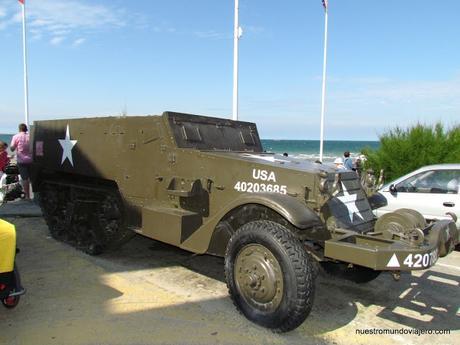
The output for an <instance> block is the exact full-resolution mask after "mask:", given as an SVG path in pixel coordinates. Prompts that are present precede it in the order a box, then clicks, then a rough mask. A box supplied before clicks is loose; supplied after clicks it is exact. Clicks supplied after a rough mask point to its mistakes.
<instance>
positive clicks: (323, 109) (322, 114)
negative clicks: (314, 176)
mask: <svg viewBox="0 0 460 345" xmlns="http://www.w3.org/2000/svg"><path fill="white" fill-rule="evenodd" d="M323 3H325V5H324V10H325V11H324V14H325V15H324V59H323V87H322V96H321V129H320V138H319V160H320V162H322V161H323V141H324V111H325V101H326V63H327V12H328V3H327V1H326V2H323Z"/></svg>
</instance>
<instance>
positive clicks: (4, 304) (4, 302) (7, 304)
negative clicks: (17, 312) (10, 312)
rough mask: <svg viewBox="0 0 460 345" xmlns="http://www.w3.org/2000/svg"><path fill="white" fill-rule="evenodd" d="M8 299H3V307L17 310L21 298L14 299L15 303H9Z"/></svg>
mask: <svg viewBox="0 0 460 345" xmlns="http://www.w3.org/2000/svg"><path fill="white" fill-rule="evenodd" d="M7 298H8V297H7ZM7 298H4V299H2V304H3V306H4V307H5V308H7V309H13V308H16V306H17V305H18V304H19V300H20V299H21V296H16V297H12V298H13V303H7Z"/></svg>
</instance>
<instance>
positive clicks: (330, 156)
mask: <svg viewBox="0 0 460 345" xmlns="http://www.w3.org/2000/svg"><path fill="white" fill-rule="evenodd" d="M12 136H13V134H0V140H1V141H4V142H6V143H7V144H8V145H9V144H10V142H11V137H12ZM379 145H380V143H379V142H378V141H352V140H325V141H324V147H323V161H324V162H332V161H333V160H334V159H335V158H337V157H342V156H343V153H344V152H345V151H350V156H351V157H357V156H358V155H360V154H361V151H362V150H363V149H364V148H371V149H374V150H375V149H378V148H379ZM262 146H263V148H264V150H265V151H267V152H274V153H279V154H283V153H287V154H288V155H289V156H292V157H295V158H301V159H306V160H310V161H315V160H317V159H318V158H319V140H273V139H262Z"/></svg>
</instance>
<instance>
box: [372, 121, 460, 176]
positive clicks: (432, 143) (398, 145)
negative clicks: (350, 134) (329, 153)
mask: <svg viewBox="0 0 460 345" xmlns="http://www.w3.org/2000/svg"><path fill="white" fill-rule="evenodd" d="M379 139H380V147H379V149H377V150H372V149H369V148H366V149H364V150H363V153H364V154H365V155H366V156H367V158H368V159H367V161H366V164H365V168H367V169H368V168H372V169H373V170H374V171H375V172H376V173H378V172H379V171H380V170H381V169H383V170H384V176H385V180H386V181H387V182H389V181H391V180H394V179H396V178H398V177H400V176H402V175H404V174H407V173H409V172H411V171H413V170H415V169H418V168H420V167H422V166H424V165H430V164H439V163H459V162H460V126H459V125H456V126H454V127H452V128H450V129H448V130H445V129H444V126H443V125H442V124H441V123H437V124H436V125H435V126H427V125H422V124H417V125H415V126H413V127H410V128H408V129H402V128H400V127H396V128H395V129H391V130H389V131H388V132H386V133H384V134H383V135H381V136H380V137H379Z"/></svg>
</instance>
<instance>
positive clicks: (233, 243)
mask: <svg viewBox="0 0 460 345" xmlns="http://www.w3.org/2000/svg"><path fill="white" fill-rule="evenodd" d="M225 276H226V280H227V287H228V290H229V293H230V297H231V298H232V300H233V304H235V306H236V307H237V308H238V310H239V311H240V312H241V313H242V314H243V315H245V316H246V317H247V318H248V319H249V320H251V321H253V322H254V323H256V324H258V325H261V326H264V327H267V328H270V329H272V330H273V331H275V332H286V331H290V330H292V329H294V328H296V327H298V326H299V325H300V324H302V323H303V322H304V320H305V319H306V318H307V316H308V314H309V313H310V311H311V308H312V304H313V298H314V290H315V285H314V280H315V278H314V274H313V267H312V264H311V258H310V257H309V255H308V254H307V252H306V251H305V250H304V248H303V246H302V244H301V243H300V241H299V240H298V239H297V238H296V237H295V236H294V235H293V234H292V233H291V232H290V231H289V230H288V229H287V228H285V227H284V226H282V225H280V224H278V223H275V222H271V221H266V220H261V221H254V222H250V223H247V224H245V225H243V226H242V227H241V228H239V229H238V230H237V231H236V232H235V234H234V235H233V236H232V237H231V239H230V241H229V243H228V245H227V250H226V254H225Z"/></svg>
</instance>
